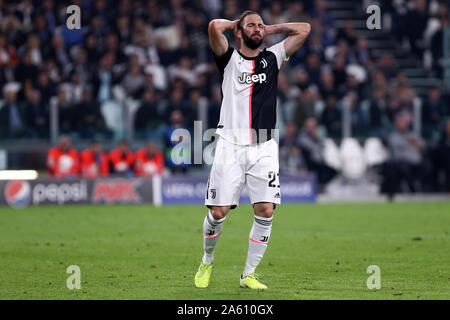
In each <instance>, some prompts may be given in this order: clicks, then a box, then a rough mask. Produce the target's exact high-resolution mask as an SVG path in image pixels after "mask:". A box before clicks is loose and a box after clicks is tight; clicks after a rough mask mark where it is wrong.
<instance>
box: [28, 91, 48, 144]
mask: <svg viewBox="0 0 450 320" xmlns="http://www.w3.org/2000/svg"><path fill="white" fill-rule="evenodd" d="M24 109H25V114H26V122H27V126H28V131H29V132H30V133H31V136H32V137H38V138H41V139H45V138H48V137H49V128H50V126H49V112H48V107H47V105H45V104H44V103H43V102H42V99H41V94H40V92H39V91H37V90H32V91H30V92H28V94H27V100H26V102H25V107H24Z"/></svg>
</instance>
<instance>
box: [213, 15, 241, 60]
mask: <svg viewBox="0 0 450 320" xmlns="http://www.w3.org/2000/svg"><path fill="white" fill-rule="evenodd" d="M238 22H239V21H238V20H234V21H230V20H226V19H214V20H211V21H210V22H209V25H208V35H209V43H210V44H211V48H212V50H213V51H214V53H215V55H216V56H218V57H220V56H223V55H224V54H225V53H226V52H227V50H228V40H227V38H226V37H225V35H224V34H223V33H224V32H225V31H226V30H233V32H234V33H235V34H236V30H237V24H238Z"/></svg>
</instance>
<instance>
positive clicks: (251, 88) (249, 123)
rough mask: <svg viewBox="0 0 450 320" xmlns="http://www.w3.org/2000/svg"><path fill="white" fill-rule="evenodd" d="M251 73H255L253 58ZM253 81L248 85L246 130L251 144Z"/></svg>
mask: <svg viewBox="0 0 450 320" xmlns="http://www.w3.org/2000/svg"><path fill="white" fill-rule="evenodd" d="M252 65H253V66H252V73H251V75H250V76H252V75H253V74H254V73H255V60H252ZM254 84H255V83H254V82H253V81H252V84H251V85H250V98H249V100H248V119H249V120H248V130H249V134H250V144H252V94H253V85H254Z"/></svg>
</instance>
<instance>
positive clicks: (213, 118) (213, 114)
mask: <svg viewBox="0 0 450 320" xmlns="http://www.w3.org/2000/svg"><path fill="white" fill-rule="evenodd" d="M212 91H213V94H212V97H211V100H210V101H209V105H208V128H215V127H216V126H217V124H218V123H219V119H220V106H221V104H222V91H221V89H220V87H219V86H216V87H214V88H213V89H212Z"/></svg>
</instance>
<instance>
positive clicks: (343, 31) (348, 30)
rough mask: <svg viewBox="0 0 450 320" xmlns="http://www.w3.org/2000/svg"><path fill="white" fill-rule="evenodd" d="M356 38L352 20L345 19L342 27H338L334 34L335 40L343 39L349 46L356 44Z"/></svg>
mask: <svg viewBox="0 0 450 320" xmlns="http://www.w3.org/2000/svg"><path fill="white" fill-rule="evenodd" d="M357 38H358V37H357V35H356V32H355V27H354V25H353V20H345V22H344V27H343V28H339V31H338V33H337V35H336V40H338V41H339V40H341V39H342V40H345V41H346V42H347V43H348V44H349V45H350V46H351V47H353V46H354V45H355V44H356V41H357Z"/></svg>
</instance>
